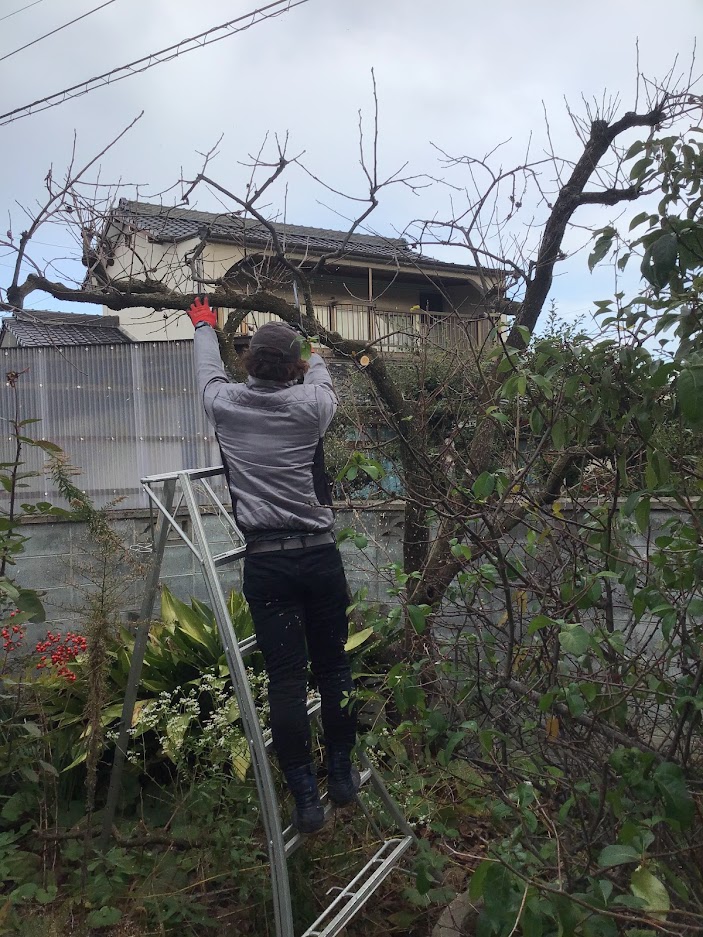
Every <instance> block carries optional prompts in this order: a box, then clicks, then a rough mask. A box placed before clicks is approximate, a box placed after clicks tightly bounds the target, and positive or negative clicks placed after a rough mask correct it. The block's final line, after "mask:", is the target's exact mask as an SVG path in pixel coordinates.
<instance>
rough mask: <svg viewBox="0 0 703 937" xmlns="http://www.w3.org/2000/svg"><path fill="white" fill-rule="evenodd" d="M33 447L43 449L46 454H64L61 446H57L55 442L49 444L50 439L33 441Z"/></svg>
mask: <svg viewBox="0 0 703 937" xmlns="http://www.w3.org/2000/svg"><path fill="white" fill-rule="evenodd" d="M32 445H33V446H38V447H39V448H40V449H43V450H44V451H45V452H49V453H51V454H52V455H55V454H56V453H57V452H63V449H62V448H61V446H57V445H56V443H55V442H49V440H48V439H33V440H32Z"/></svg>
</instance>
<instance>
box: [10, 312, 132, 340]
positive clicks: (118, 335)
mask: <svg viewBox="0 0 703 937" xmlns="http://www.w3.org/2000/svg"><path fill="white" fill-rule="evenodd" d="M0 324H1V326H2V327H1V328H0V348H12V347H20V348H28V347H34V348H38V347H43V346H49V345H122V344H125V343H128V342H131V341H132V339H131V338H130V337H129V336H128V335H126V334H125V333H124V332H123V331H122V329H120V320H119V318H118V317H117V316H99V315H98V316H95V315H88V316H87V315H82V314H80V313H74V312H44V311H39V310H35V309H23V310H17V311H16V312H13V313H12V315H11V316H6V317H5V318H4V319H2V320H0Z"/></svg>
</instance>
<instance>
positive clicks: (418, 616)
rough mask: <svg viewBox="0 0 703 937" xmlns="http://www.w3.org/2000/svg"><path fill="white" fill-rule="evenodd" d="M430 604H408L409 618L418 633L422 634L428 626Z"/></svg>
mask: <svg viewBox="0 0 703 937" xmlns="http://www.w3.org/2000/svg"><path fill="white" fill-rule="evenodd" d="M430 611H431V609H430V607H429V605H408V618H409V619H410V624H411V625H412V626H413V628H414V629H415V631H416V632H417V633H418V634H422V633H423V632H424V630H425V628H426V627H427V616H428V615H429V614H430Z"/></svg>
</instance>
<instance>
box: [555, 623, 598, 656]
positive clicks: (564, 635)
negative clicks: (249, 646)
mask: <svg viewBox="0 0 703 937" xmlns="http://www.w3.org/2000/svg"><path fill="white" fill-rule="evenodd" d="M559 644H560V645H561V649H562V651H564V653H565V654H573V655H574V657H583V655H584V654H585V653H586V651H587V650H588V648H589V647H590V645H591V636H590V635H589V633H588V632H587V631H586V629H585V628H584V627H583V625H574V624H565V625H564V626H563V628H562V630H561V632H560V633H559Z"/></svg>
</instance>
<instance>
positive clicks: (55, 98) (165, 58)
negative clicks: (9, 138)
mask: <svg viewBox="0 0 703 937" xmlns="http://www.w3.org/2000/svg"><path fill="white" fill-rule="evenodd" d="M308 2H309V0H274V2H273V3H269V4H267V5H266V6H263V7H259V8H258V9H256V10H252V11H251V12H250V13H244V14H243V15H242V16H238V17H237V18H236V19H233V20H229V22H227V23H222V25H221V26H213V27H212V28H211V29H207V30H205V32H202V33H198V35H197V36H191V37H190V38H189V39H182V40H181V41H180V42H178V43H176V45H173V46H169V47H168V48H167V49H162V50H161V51H160V52H152V53H151V55H145V56H144V57H143V58H141V59H137V60H136V61H134V62H130V63H129V64H128V65H121V66H120V67H119V68H113V69H112V71H109V72H105V73H104V74H102V75H97V76H96V77H95V78H89V79H88V80H87V81H82V82H80V83H79V84H77V85H72V86H71V87H70V88H65V89H64V90H63V91H57V92H55V93H54V94H50V95H48V96H47V97H45V98H40V99H39V100H38V101H33V102H32V103H31V104H25V105H23V106H22V107H16V108H15V109H14V110H12V111H8V112H7V113H6V114H0V127H3V126H5V124H10V123H12V122H13V121H15V120H20V119H21V118H23V117H29V116H30V115H31V114H38V113H40V112H41V111H45V110H48V108H50V107H56V106H57V105H59V104H63V103H64V101H70V100H71V99H72V98H78V97H81V95H84V94H88V93H89V92H90V91H94V90H95V89H96V88H100V87H104V86H105V85H111V84H114V83H115V82H116V81H121V80H122V79H123V78H130V77H131V76H132V75H138V74H140V73H141V72H145V71H146V70H147V69H149V68H153V67H154V65H161V63H162V62H170V61H171V60H172V59H175V58H178V56H180V55H185V54H186V53H187V52H192V51H193V50H194V49H200V48H202V47H203V46H207V45H210V44H211V43H213V42H218V41H219V40H220V39H226V38H227V37H228V36H234V35H236V34H237V33H241V32H244V30H245V29H249V28H250V27H251V26H255V25H256V24H257V23H262V22H264V21H265V20H270V19H273V18H274V17H276V16H280V15H281V13H287V12H288V11H289V10H292V9H294V8H295V7H297V6H302V4H303V3H308ZM243 20H249V21H250V22H248V23H243V25H241V26H238V25H237V24H238V23H242V21H243ZM220 34H221V35H220Z"/></svg>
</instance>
